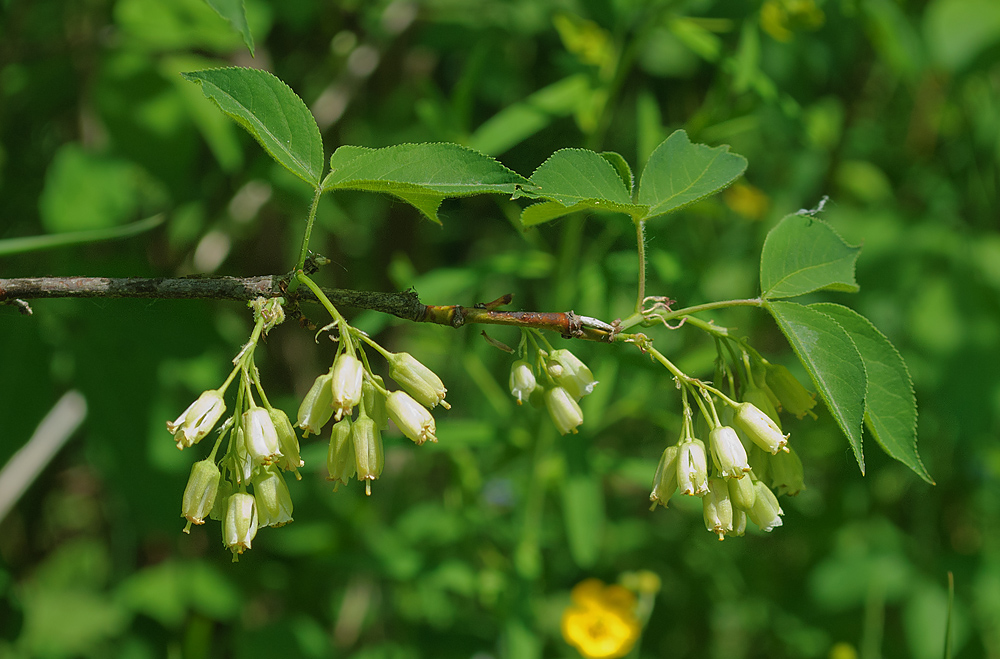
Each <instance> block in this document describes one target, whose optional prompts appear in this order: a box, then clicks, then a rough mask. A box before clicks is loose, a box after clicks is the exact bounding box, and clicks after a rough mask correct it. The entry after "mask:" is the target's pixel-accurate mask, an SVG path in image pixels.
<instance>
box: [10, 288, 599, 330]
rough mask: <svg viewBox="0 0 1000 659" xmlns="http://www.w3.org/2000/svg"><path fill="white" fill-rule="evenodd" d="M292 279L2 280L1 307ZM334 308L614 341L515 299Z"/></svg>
mask: <svg viewBox="0 0 1000 659" xmlns="http://www.w3.org/2000/svg"><path fill="white" fill-rule="evenodd" d="M287 282H288V278H287V277H285V276H280V275H261V276H257V277H245V278H240V277H214V276H213V277H206V276H198V277H178V278H166V277H155V278H140V277H129V278H110V277H30V278H22V279H0V304H16V305H18V306H20V307H21V309H22V311H23V310H24V309H26V308H27V309H28V311H27V313H30V308H28V307H27V304H26V303H25V302H23V300H26V299H43V298H61V297H100V298H155V299H171V300H177V299H211V300H236V301H241V302H245V301H248V300H252V299H255V298H258V297H280V296H283V295H284V296H288V294H287V293H286V292H285V288H286V285H287ZM323 292H324V293H325V294H326V296H327V297H328V298H330V301H331V302H333V304H334V305H335V306H338V307H340V306H345V307H352V308H355V309H369V310H372V311H378V312H380V313H386V314H390V315H393V316H396V317H397V318H402V319H403V320H409V321H411V322H415V323H435V324H438V325H450V326H451V327H455V328H458V327H462V326H463V325H468V324H486V325H507V326H514V327H530V328H535V329H541V330H549V331H554V332H559V333H560V334H562V335H563V336H566V337H572V338H578V339H584V340H588V341H605V342H610V341H611V340H613V337H614V335H615V332H614V329H613V328H612V326H611V325H609V324H607V323H605V322H603V321H600V320H597V319H594V318H589V317H587V316H580V315H577V314H575V313H573V312H572V311H566V312H536V311H499V310H497V307H499V306H505V305H507V304H510V302H511V299H512V297H513V296H511V295H505V296H503V297H501V298H499V299H497V300H494V301H493V302H490V303H488V304H477V305H475V306H473V307H463V306H461V305H446V306H428V305H426V304H423V303H422V302H421V301H420V298H419V297H418V295H417V293H416V291H412V290H411V291H403V292H400V293H379V292H374V291H355V290H348V289H342V288H324V289H323ZM288 297H290V298H291V299H299V300H309V301H316V297H315V296H314V295H313V294H312V292H311V291H309V290H308V289H305V288H304V287H303V288H300V289H299V290H297V291H296V292H295V294H294V295H291V296H288Z"/></svg>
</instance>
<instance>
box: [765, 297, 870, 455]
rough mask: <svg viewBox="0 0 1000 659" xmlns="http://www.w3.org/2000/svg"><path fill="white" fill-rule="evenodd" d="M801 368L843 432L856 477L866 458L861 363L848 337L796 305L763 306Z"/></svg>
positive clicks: (831, 321)
mask: <svg viewBox="0 0 1000 659" xmlns="http://www.w3.org/2000/svg"><path fill="white" fill-rule="evenodd" d="M765 307H766V308H767V310H768V311H769V312H770V313H771V315H772V316H773V317H774V320H775V321H776V322H777V323H778V327H779V328H781V332H782V333H783V334H784V335H785V338H786V339H788V343H789V344H790V345H791V346H792V350H794V351H795V354H796V355H797V356H798V358H799V361H801V362H802V365H803V366H805V368H806V370H807V371H808V372H809V377H811V378H812V381H813V383H814V384H815V385H816V389H817V390H818V391H819V393H820V396H822V398H823V400H824V401H825V402H826V406H827V408H829V410H830V413H831V414H832V415H833V418H834V420H835V421H836V422H837V425H838V426H840V429H841V430H842V431H843V432H844V435H845V436H846V437H847V440H848V442H850V444H851V448H852V449H854V457H855V458H857V461H858V466H859V467H861V473H862V474H863V473H865V457H864V453H863V451H862V445H861V423H862V419H863V418H864V416H865V394H866V392H867V388H868V385H867V382H868V379H867V375H866V373H865V363H864V361H863V360H862V359H861V355H860V353H859V352H858V348H857V347H856V346H855V345H854V341H853V340H852V339H851V336H850V335H849V334H848V333H847V332H846V331H845V330H844V328H843V327H841V326H840V324H839V323H838V322H837V321H836V320H834V318H832V317H831V316H828V315H827V314H825V313H822V312H821V311H818V310H817V309H813V308H812V307H807V306H805V305H802V304H798V303H796V302H779V301H771V302H767V303H766V304H765Z"/></svg>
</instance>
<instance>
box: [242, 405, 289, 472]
mask: <svg viewBox="0 0 1000 659" xmlns="http://www.w3.org/2000/svg"><path fill="white" fill-rule="evenodd" d="M243 431H244V435H243V438H244V441H246V446H247V453H249V454H250V457H251V458H253V461H254V463H255V464H261V465H269V464H271V463H272V462H274V461H275V460H276V459H278V458H280V457H281V449H280V448H279V447H278V431H277V430H276V429H275V427H274V421H272V420H271V415H270V414H268V413H267V410H265V409H264V408H263V407H251V408H250V409H249V410H247V411H246V412H244V413H243Z"/></svg>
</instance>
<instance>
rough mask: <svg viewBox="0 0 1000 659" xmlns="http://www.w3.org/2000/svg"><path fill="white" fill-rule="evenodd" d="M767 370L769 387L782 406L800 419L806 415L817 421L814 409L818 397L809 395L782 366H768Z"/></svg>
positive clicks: (766, 377) (766, 376)
mask: <svg viewBox="0 0 1000 659" xmlns="http://www.w3.org/2000/svg"><path fill="white" fill-rule="evenodd" d="M766 369H767V370H766V375H765V376H764V377H765V381H766V382H767V386H768V387H769V388H770V389H771V391H773V392H774V395H775V396H777V398H778V400H780V401H781V406H782V407H784V408H785V410H786V411H788V412H789V413H790V414H794V415H795V416H797V417H798V418H800V419H801V418H802V417H804V416H805V415H806V414H808V415H809V416H811V417H812V418H814V419H815V418H816V414H815V413H814V412H813V411H812V408H814V407H816V395H815V394H812V393H809V391H808V390H807V389H806V388H805V387H803V386H802V383H801V382H799V381H798V380H797V379H796V377H795V376H794V375H792V372H791V371H789V370H788V369H787V368H785V367H784V366H782V365H781V364H768V365H767V366H766Z"/></svg>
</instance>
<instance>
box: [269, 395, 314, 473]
mask: <svg viewBox="0 0 1000 659" xmlns="http://www.w3.org/2000/svg"><path fill="white" fill-rule="evenodd" d="M267 413H268V414H269V415H270V416H271V422H272V423H274V430H275V431H276V432H277V433H278V450H280V451H281V458H280V459H279V460H278V462H277V463H276V464H277V465H278V466H279V467H281V468H282V469H284V470H285V471H294V472H295V478H296V480H302V476H300V475H299V467H302V466H304V465H305V462H303V461H302V456H301V455H300V454H299V438H298V436H297V435H296V434H295V429H294V428H292V422H291V421H289V419H288V415H287V414H285V413H284V412H282V411H281V410H279V409H276V408H271V409H269V410H268V411H267Z"/></svg>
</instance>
